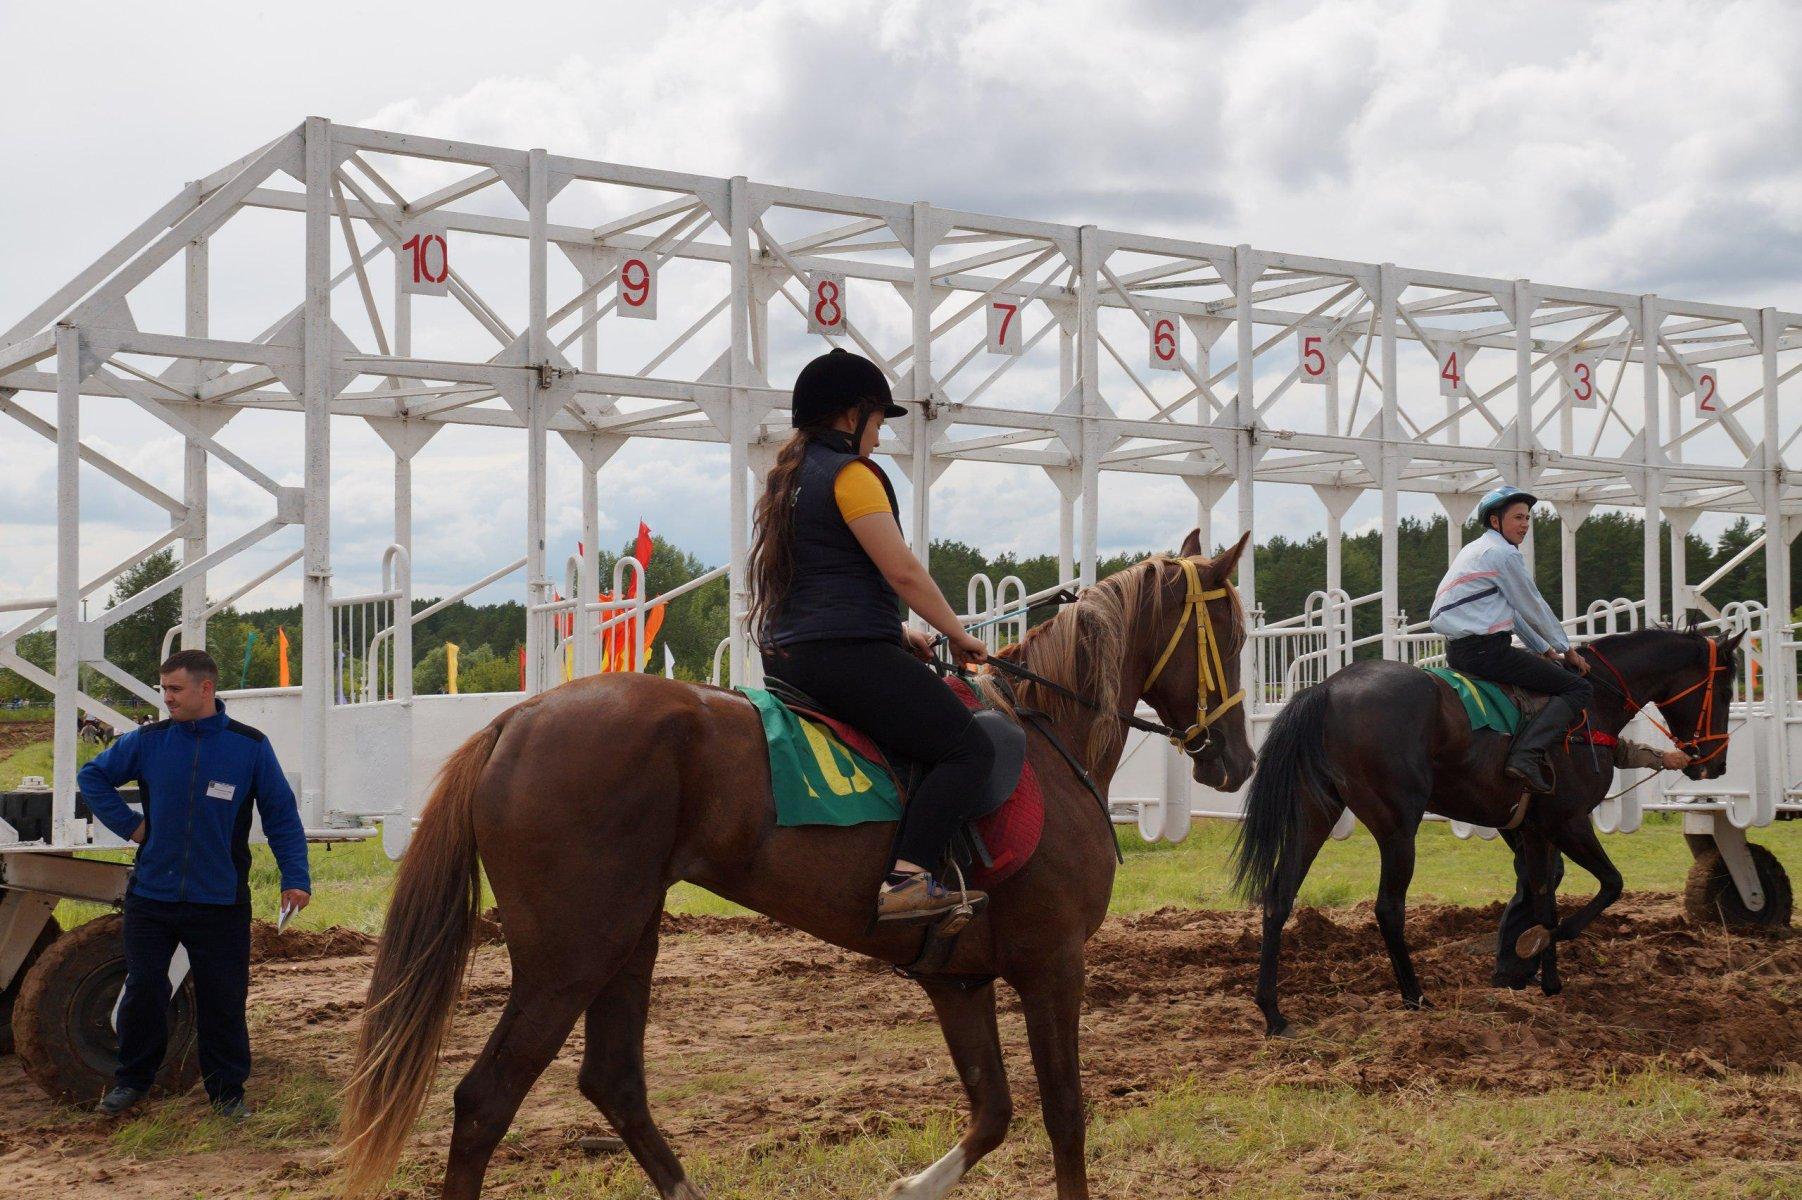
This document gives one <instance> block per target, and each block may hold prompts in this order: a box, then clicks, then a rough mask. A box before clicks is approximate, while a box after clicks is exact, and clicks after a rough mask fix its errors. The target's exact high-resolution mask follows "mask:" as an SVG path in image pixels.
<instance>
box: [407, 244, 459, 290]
mask: <svg viewBox="0 0 1802 1200" xmlns="http://www.w3.org/2000/svg"><path fill="white" fill-rule="evenodd" d="M433 246H436V247H437V248H438V269H437V270H436V271H434V270H433V269H432V247H433ZM400 248H401V249H402V250H411V251H412V252H413V282H414V283H443V282H444V281H445V279H446V278H447V277H448V276H449V275H450V247H449V246H447V245H446V244H445V241H444V237H443V235H442V234H437V233H428V234H423V235H421V234H417V233H416V234H414V235H413V236H412V237H410V238H408V239H407V240H406V241H404V242H402V243H401V244H400Z"/></svg>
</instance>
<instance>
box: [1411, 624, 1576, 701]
mask: <svg viewBox="0 0 1802 1200" xmlns="http://www.w3.org/2000/svg"><path fill="white" fill-rule="evenodd" d="M1511 636H1512V635H1510V634H1509V633H1508V631H1507V630H1503V631H1502V632H1500V633H1484V634H1477V635H1476V636H1474V637H1461V638H1453V639H1452V640H1450V641H1448V642H1447V643H1446V644H1445V662H1446V665H1447V666H1449V667H1450V668H1451V669H1452V670H1454V671H1462V672H1463V673H1464V674H1466V675H1474V676H1476V677H1477V678H1478V679H1488V680H1491V681H1493V682H1495V683H1512V684H1514V685H1515V686H1516V687H1524V688H1526V689H1527V690H1528V691H1533V692H1544V693H1545V694H1546V695H1548V696H1563V697H1564V698H1565V699H1566V700H1569V701H1570V703H1571V706H1572V707H1573V708H1578V709H1583V708H1588V707H1589V702H1590V700H1591V698H1592V697H1593V695H1594V691H1593V689H1592V688H1591V687H1590V686H1589V680H1587V679H1585V678H1583V676H1581V675H1579V674H1577V673H1576V672H1575V671H1569V670H1566V669H1565V668H1563V667H1561V666H1559V665H1558V664H1557V663H1555V662H1553V661H1552V660H1551V659H1549V658H1547V657H1545V655H1543V654H1534V653H1533V652H1532V651H1530V650H1522V649H1521V648H1520V647H1519V646H1516V645H1514V643H1513V642H1512V641H1511V640H1510V639H1511Z"/></svg>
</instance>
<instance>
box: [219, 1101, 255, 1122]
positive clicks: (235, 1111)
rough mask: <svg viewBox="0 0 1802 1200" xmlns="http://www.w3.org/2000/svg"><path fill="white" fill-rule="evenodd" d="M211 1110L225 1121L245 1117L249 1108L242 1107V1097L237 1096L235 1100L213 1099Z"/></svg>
mask: <svg viewBox="0 0 1802 1200" xmlns="http://www.w3.org/2000/svg"><path fill="white" fill-rule="evenodd" d="M213 1111H214V1112H215V1113H217V1114H218V1115H219V1116H221V1117H224V1118H225V1119H226V1120H227V1121H242V1120H243V1119H244V1118H245V1117H248V1116H249V1115H250V1110H249V1109H248V1108H246V1107H244V1098H243V1097H242V1096H239V1097H238V1098H237V1099H235V1100H215V1101H213Z"/></svg>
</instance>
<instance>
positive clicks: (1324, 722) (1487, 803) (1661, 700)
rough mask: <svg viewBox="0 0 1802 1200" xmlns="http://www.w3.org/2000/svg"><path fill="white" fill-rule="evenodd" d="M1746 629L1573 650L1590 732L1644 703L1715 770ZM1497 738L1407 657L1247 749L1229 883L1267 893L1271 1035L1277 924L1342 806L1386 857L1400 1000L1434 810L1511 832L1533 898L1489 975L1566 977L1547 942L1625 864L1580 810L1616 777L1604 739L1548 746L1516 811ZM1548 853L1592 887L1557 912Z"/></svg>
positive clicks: (1313, 697) (1570, 926)
mask: <svg viewBox="0 0 1802 1200" xmlns="http://www.w3.org/2000/svg"><path fill="white" fill-rule="evenodd" d="M1742 636H1744V635H1742V634H1734V635H1733V636H1732V637H1726V638H1710V637H1707V636H1705V635H1703V634H1701V633H1696V632H1692V631H1689V630H1675V629H1664V628H1658V629H1641V630H1636V631H1634V632H1632V633H1623V634H1616V635H1614V636H1611V637H1605V638H1600V639H1598V640H1597V641H1595V642H1593V643H1591V644H1590V645H1587V646H1584V647H1582V648H1581V650H1580V652H1581V653H1582V654H1583V655H1584V657H1586V658H1587V659H1588V660H1589V662H1590V672H1589V678H1590V681H1591V682H1592V683H1593V684H1594V685H1595V699H1594V701H1593V702H1592V705H1591V708H1590V712H1589V719H1590V728H1591V729H1592V730H1594V731H1596V732H1598V733H1601V734H1603V735H1606V736H1609V737H1612V736H1618V735H1619V733H1620V731H1621V727H1622V726H1624V725H1625V724H1626V723H1627V721H1628V720H1629V719H1631V718H1632V716H1633V714H1634V713H1635V712H1637V711H1639V709H1640V708H1642V707H1643V706H1644V705H1646V704H1655V705H1656V706H1657V708H1658V711H1659V712H1660V713H1662V714H1663V715H1664V717H1665V719H1666V720H1668V721H1669V722H1670V726H1671V729H1672V730H1675V731H1678V732H1677V733H1675V734H1673V736H1672V740H1673V741H1675V742H1677V743H1678V744H1679V747H1680V748H1681V749H1683V750H1685V751H1687V752H1688V753H1689V754H1690V757H1691V758H1692V760H1693V761H1692V762H1691V764H1690V765H1689V767H1687V768H1686V769H1685V771H1684V774H1686V775H1688V776H1689V777H1690V778H1691V779H1714V778H1718V777H1719V776H1720V775H1721V773H1722V772H1723V771H1725V770H1726V769H1727V710H1728V705H1729V702H1730V701H1731V700H1732V693H1733V678H1734V674H1735V672H1734V664H1735V656H1736V654H1737V653H1738V650H1739V643H1740V638H1741V637H1742ZM1685 732H1687V733H1688V736H1687V739H1685V738H1684V733H1685ZM1508 744H1509V739H1508V738H1507V737H1506V736H1504V735H1502V734H1499V733H1494V732H1491V731H1488V730H1482V731H1479V732H1472V730H1471V727H1470V719H1469V718H1468V717H1466V716H1465V713H1464V706H1463V704H1461V703H1460V702H1459V700H1458V698H1457V696H1456V695H1454V694H1453V692H1452V689H1451V688H1450V687H1449V686H1448V685H1446V684H1444V683H1442V682H1440V681H1439V680H1438V679H1435V678H1434V677H1433V676H1431V675H1428V674H1427V673H1426V672H1425V671H1421V670H1417V669H1416V668H1414V667H1411V666H1409V665H1408V664H1406V663H1399V662H1359V663H1353V664H1352V665H1351V666H1349V667H1346V668H1345V669H1344V670H1342V671H1339V672H1336V673H1335V674H1334V675H1332V676H1331V677H1330V678H1329V679H1327V680H1326V682H1324V683H1321V684H1317V685H1316V686H1314V687H1311V688H1307V689H1305V690H1303V691H1300V692H1298V693H1296V695H1295V697H1294V698H1293V699H1292V700H1290V701H1289V702H1288V703H1287V704H1285V705H1284V706H1283V711H1282V712H1281V713H1279V714H1278V716H1277V719H1276V720H1275V721H1274V722H1272V723H1271V726H1270V733H1269V736H1267V737H1266V738H1265V739H1264V744H1263V746H1262V747H1261V748H1260V749H1259V751H1258V771H1257V774H1256V776H1255V777H1254V778H1253V779H1252V784H1251V790H1250V793H1249V794H1248V795H1247V797H1246V802H1245V821H1244V824H1242V825H1241V826H1240V829H1239V843H1238V846H1237V849H1236V854H1235V874H1236V881H1237V884H1238V886H1239V887H1240V889H1241V890H1242V891H1243V892H1244V894H1245V895H1246V896H1247V897H1248V898H1254V899H1255V898H1259V897H1261V898H1262V899H1263V902H1264V946H1263V956H1262V961H1261V962H1260V964H1259V968H1258V986H1257V1002H1258V1007H1259V1008H1260V1009H1262V1010H1263V1013H1264V1019H1265V1022H1266V1025H1267V1028H1268V1032H1269V1033H1270V1035H1271V1036H1277V1035H1280V1034H1283V1033H1286V1032H1287V1031H1288V1029H1289V1022H1288V1020H1287V1018H1285V1017H1284V1016H1283V1014H1282V1011H1281V1009H1279V1008H1278V1007H1277V989H1276V968H1277V956H1278V955H1279V953H1280V952H1281V949H1282V938H1283V924H1284V922H1286V921H1287V920H1288V919H1289V910H1290V908H1291V907H1292V906H1293V905H1294V903H1295V893H1296V892H1297V891H1298V890H1299V889H1300V887H1301V882H1302V879H1303V878H1304V877H1305V876H1306V875H1307V873H1308V868H1309V866H1311V865H1312V864H1313V862H1314V856H1315V855H1316V854H1317V853H1319V851H1320V847H1321V846H1322V845H1323V844H1324V843H1325V842H1326V839H1327V835H1328V834H1330V833H1331V832H1332V829H1333V826H1334V824H1336V823H1337V822H1338V820H1339V815H1340V814H1341V813H1342V812H1344V811H1345V810H1346V809H1347V808H1349V809H1351V811H1352V813H1353V815H1354V816H1356V817H1357V818H1358V820H1360V821H1362V822H1363V823H1364V825H1365V827H1366V828H1368V829H1369V830H1370V832H1371V835H1372V836H1373V837H1374V838H1375V839H1376V843H1377V853H1378V855H1379V857H1380V859H1381V864H1382V866H1381V876H1380V878H1379V881H1378V883H1377V900H1376V920H1377V928H1378V929H1379V930H1380V931H1381V933H1382V935H1383V943H1384V945H1385V946H1386V947H1387V948H1388V951H1389V959H1390V963H1391V965H1392V966H1393V967H1394V969H1395V980H1396V983H1397V985H1398V986H1399V987H1400V988H1401V993H1402V1002H1403V1003H1404V1004H1405V1005H1406V1006H1407V1007H1409V1008H1422V1007H1425V1005H1426V999H1425V997H1424V995H1423V994H1422V992H1421V987H1420V980H1419V979H1418V978H1417V977H1416V976H1415V974H1414V964H1413V961H1412V960H1411V959H1410V958H1409V955H1408V943H1407V940H1406V939H1405V938H1404V937H1403V934H1402V923H1403V917H1404V913H1405V907H1406V904H1407V896H1408V883H1409V881H1410V880H1411V879H1412V878H1413V875H1414V835H1415V832H1416V831H1417V830H1418V829H1419V828H1420V822H1421V819H1422V818H1423V817H1425V816H1426V814H1427V813H1429V812H1433V813H1437V814H1439V815H1440V816H1442V817H1449V818H1451V819H1452V820H1455V821H1468V822H1470V823H1471V824H1473V825H1487V826H1490V827H1491V828H1495V829H1505V830H1506V832H1504V833H1503V835H1502V836H1503V837H1504V838H1506V839H1507V841H1508V845H1509V846H1510V847H1511V848H1512V849H1513V850H1514V852H1515V856H1516V867H1515V869H1516V871H1517V873H1518V875H1519V877H1520V879H1521V882H1522V883H1523V884H1524V886H1525V892H1526V896H1527V900H1528V903H1529V906H1530V909H1531V911H1530V912H1529V913H1527V914H1525V917H1526V919H1527V920H1528V921H1530V922H1536V924H1530V925H1529V927H1528V928H1526V929H1525V931H1524V932H1521V933H1520V936H1519V937H1518V939H1516V938H1513V937H1512V936H1510V937H1505V938H1503V939H1502V940H1501V944H1500V946H1499V947H1498V950H1499V955H1498V957H1499V962H1498V964H1497V978H1498V981H1504V982H1508V983H1510V984H1518V983H1524V982H1526V981H1527V980H1529V979H1530V978H1531V977H1532V975H1533V972H1534V970H1535V968H1537V969H1538V971H1539V976H1540V985H1541V987H1542V988H1543V989H1544V991H1545V992H1546V994H1547V995H1552V994H1555V993H1557V992H1558V991H1559V990H1560V989H1561V987H1562V985H1561V984H1560V982H1559V979H1558V958H1557V944H1558V943H1559V942H1561V941H1569V940H1571V939H1572V938H1574V937H1576V936H1577V935H1578V934H1580V933H1582V932H1583V930H1584V929H1585V928H1587V927H1588V925H1589V923H1590V922H1591V921H1593V920H1595V919H1596V917H1598V916H1600V915H1601V913H1602V910H1603V909H1605V908H1607V907H1608V906H1609V905H1610V904H1612V903H1614V902H1615V900H1617V899H1619V898H1620V894H1621V875H1620V872H1619V871H1618V870H1616V869H1615V866H1614V864H1613V863H1612V862H1610V861H1609V859H1608V853H1607V851H1605V850H1603V849H1602V843H1601V841H1600V839H1598V838H1597V836H1596V830H1595V826H1594V824H1593V823H1591V821H1590V813H1591V812H1593V811H1594V809H1595V807H1596V805H1598V804H1600V803H1601V802H1602V800H1603V799H1604V798H1605V797H1606V795H1607V792H1608V785H1609V782H1610V781H1611V780H1612V779H1613V778H1614V764H1613V759H1612V757H1611V752H1610V751H1609V750H1606V749H1603V748H1602V747H1600V746H1596V747H1591V746H1590V745H1588V744H1586V743H1576V742H1573V743H1572V744H1570V745H1568V746H1564V747H1559V746H1556V745H1555V746H1554V747H1553V749H1552V752H1551V753H1552V766H1553V769H1554V773H1555V775H1556V790H1555V791H1554V793H1553V794H1552V795H1550V796H1534V797H1533V798H1532V800H1531V803H1529V804H1528V805H1527V807H1526V809H1525V812H1524V814H1523V813H1521V811H1520V810H1519V809H1518V808H1517V804H1518V802H1519V800H1520V796H1521V788H1520V784H1518V783H1517V782H1515V781H1513V780H1510V779H1508V778H1507V777H1506V776H1504V775H1503V774H1502V760H1503V759H1504V758H1506V757H1507V753H1508ZM1592 750H1593V753H1592ZM1517 820H1518V821H1519V824H1518V827H1514V822H1515V821H1517ZM1559 852H1562V853H1564V854H1566V855H1568V856H1569V857H1570V858H1571V859H1572V861H1574V862H1575V863H1576V864H1577V865H1578V866H1580V867H1582V868H1583V869H1584V870H1585V871H1588V872H1589V873H1590V874H1592V875H1594V876H1595V877H1596V880H1597V882H1598V883H1599V884H1600V885H1601V887H1600V890H1598V891H1597V893H1596V895H1595V897H1594V898H1593V899H1592V900H1590V901H1589V903H1587V904H1586V905H1584V906H1583V907H1582V908H1581V909H1580V910H1578V911H1577V912H1576V913H1573V914H1572V915H1571V916H1570V917H1568V918H1566V919H1565V920H1564V921H1563V922H1562V923H1560V922H1559V920H1558V897H1557V893H1556V889H1555V887H1554V886H1553V883H1552V874H1551V872H1552V870H1553V866H1554V863H1555V861H1556V858H1557V855H1558V853H1559ZM1507 932H1508V933H1509V934H1510V935H1512V934H1514V933H1515V932H1517V931H1516V930H1514V929H1510V930H1508V931H1507ZM1511 942H1513V943H1514V944H1510V943H1511Z"/></svg>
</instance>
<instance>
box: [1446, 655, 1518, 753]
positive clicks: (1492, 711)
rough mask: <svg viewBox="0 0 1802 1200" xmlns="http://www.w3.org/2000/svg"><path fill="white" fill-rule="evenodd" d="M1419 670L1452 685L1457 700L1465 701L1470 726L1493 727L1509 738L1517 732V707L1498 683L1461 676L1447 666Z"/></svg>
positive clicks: (1465, 712)
mask: <svg viewBox="0 0 1802 1200" xmlns="http://www.w3.org/2000/svg"><path fill="white" fill-rule="evenodd" d="M1421 670H1423V671H1425V672H1426V673H1427V674H1429V675H1436V676H1438V677H1439V678H1440V679H1443V680H1445V681H1446V682H1447V683H1449V684H1451V685H1452V691H1454V692H1456V693H1458V699H1459V700H1461V701H1462V702H1463V704H1464V715H1465V716H1467V717H1469V718H1470V727H1471V728H1472V729H1493V730H1495V731H1496V732H1497V733H1505V734H1508V735H1509V736H1510V737H1512V736H1513V735H1515V734H1517V733H1519V732H1520V727H1521V717H1520V709H1519V708H1518V707H1516V706H1515V703H1514V701H1512V700H1510V699H1509V698H1508V693H1506V692H1504V691H1503V690H1502V689H1501V687H1500V686H1499V685H1497V684H1493V683H1491V682H1489V681H1488V680H1487V679H1472V678H1471V677H1470V676H1468V675H1461V674H1459V673H1458V672H1457V671H1454V670H1452V669H1451V668H1450V667H1422V668H1421Z"/></svg>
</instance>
